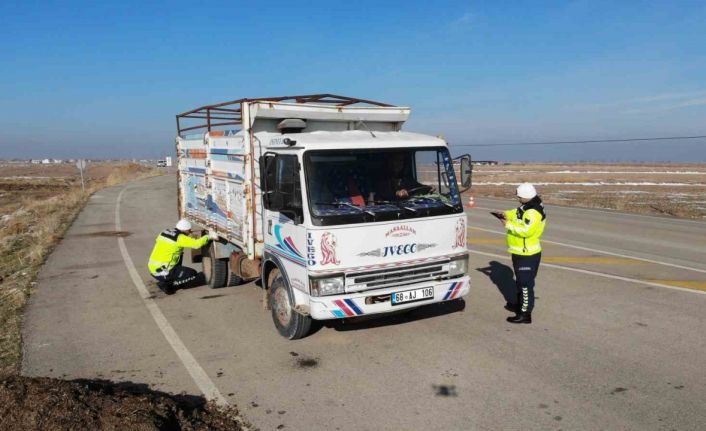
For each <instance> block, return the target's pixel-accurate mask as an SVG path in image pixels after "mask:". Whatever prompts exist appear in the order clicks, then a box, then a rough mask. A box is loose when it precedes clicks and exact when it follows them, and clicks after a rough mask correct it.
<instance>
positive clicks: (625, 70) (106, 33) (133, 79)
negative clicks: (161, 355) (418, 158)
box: [0, 0, 706, 162]
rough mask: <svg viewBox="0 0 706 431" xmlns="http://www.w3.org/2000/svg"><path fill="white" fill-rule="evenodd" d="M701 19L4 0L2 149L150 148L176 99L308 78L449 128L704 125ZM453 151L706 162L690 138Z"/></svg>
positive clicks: (427, 125)
mask: <svg viewBox="0 0 706 431" xmlns="http://www.w3.org/2000/svg"><path fill="white" fill-rule="evenodd" d="M259 3H266V4H265V5H260V4H259ZM705 22H706V3H704V2H703V1H700V2H677V1H671V2H668V1H664V2H638V1H621V2H599V1H573V2H567V3H560V2H541V1H535V2H494V1H487V2H480V1H474V2H460V1H458V2H456V1H450V2H427V1H417V0H408V1H403V2H385V1H374V2H367V1H359V2H332V1H325V2H324V1H322V2H313V1H312V2H247V3H245V2H243V3H240V2H236V1H228V2H222V3H218V2H193V1H191V2H183V3H180V2H172V3H160V2H144V1H139V2H132V1H120V2H51V1H45V2H32V1H24V2H16V3H14V2H9V1H6V2H2V3H0V157H45V156H46V157H63V158H68V157H159V156H161V155H164V154H166V153H168V152H170V151H172V148H173V138H174V133H175V130H174V129H175V125H174V115H175V114H176V113H178V112H182V111H185V110H188V109H191V108H193V107H196V106H199V105H203V104H206V103H215V102H219V101H225V100H231V99H235V98H239V97H258V96H273V95H285V94H308V93H320V92H330V93H337V94H344V95H350V96H357V97H362V98H370V99H377V100H381V101H385V102H389V103H395V104H400V105H407V106H411V107H412V108H413V113H412V118H411V120H410V121H409V122H408V124H407V127H406V129H407V130H411V131H419V132H425V133H431V134H443V135H444V136H445V137H446V138H447V139H448V140H449V142H450V143H451V144H452V145H456V144H474V143H506V142H524V141H545V140H576V139H602V138H607V139H610V138H625V137H647V136H675V135H678V136H683V135H706V25H704V23H705ZM465 151H470V152H471V153H472V154H473V156H474V157H475V158H481V159H485V158H494V159H502V160H673V161H701V162H704V161H706V140H701V141H692V142H673V141H661V142H658V143H641V144H624V145H615V144H596V145H590V146H588V145H583V146H582V145H572V146H566V147H538V146H535V147H499V148H492V147H479V148H468V147H465V148H460V147H457V151H456V152H465Z"/></svg>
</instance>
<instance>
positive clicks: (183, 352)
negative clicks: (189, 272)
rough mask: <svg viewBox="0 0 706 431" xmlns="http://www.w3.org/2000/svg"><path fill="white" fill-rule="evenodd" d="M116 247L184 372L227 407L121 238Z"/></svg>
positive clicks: (117, 221) (117, 214) (117, 222)
mask: <svg viewBox="0 0 706 431" xmlns="http://www.w3.org/2000/svg"><path fill="white" fill-rule="evenodd" d="M125 190H127V187H125V188H123V189H122V190H121V191H120V193H119V194H118V199H117V201H116V203H115V230H116V231H120V230H121V226H120V200H121V199H122V197H123V193H124V192H125ZM118 247H119V248H120V253H121V254H122V255H123V260H124V261H125V266H126V267H127V270H128V272H129V273H130V278H132V282H133V284H134V285H135V287H136V288H137V292H138V293H139V294H140V297H141V298H142V301H143V302H144V303H145V306H146V307H147V309H148V310H149V312H150V314H152V318H153V319H154V322H155V323H156V324H157V327H159V330H160V331H162V335H164V338H166V339H167V342H168V343H169V345H170V346H172V349H174V352H175V353H176V354H177V356H179V359H181V362H182V364H184V367H186V371H188V372H189V374H190V375H191V378H192V379H193V380H194V383H196V386H198V387H199V390H201V392H202V393H203V394H204V396H205V397H206V399H208V400H213V401H215V402H216V403H217V404H219V405H222V406H226V405H228V401H226V399H225V398H224V397H223V395H221V392H220V391H219V390H218V388H217V387H216V385H215V384H214V383H213V381H212V380H211V379H210V378H209V377H208V375H207V374H206V372H205V371H204V369H203V368H202V367H201V365H199V363H198V362H197V361H196V358H194V355H192V354H191V352H189V349H187V348H186V346H185V345H184V342H183V341H181V338H179V335H177V333H176V331H175V330H174V328H173V327H172V325H171V324H170V323H169V321H168V320H167V318H166V317H165V316H164V313H162V310H160V309H159V306H158V305H157V303H156V302H155V301H154V300H153V299H152V298H151V295H150V293H149V291H148V290H147V288H146V287H145V284H144V283H143V282H142V278H140V275H139V274H138V272H137V269H136V268H135V264H134V263H133V262H132V258H131V257H130V254H129V253H128V251H127V247H126V246H125V240H124V239H123V238H121V237H118Z"/></svg>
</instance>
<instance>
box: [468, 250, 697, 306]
mask: <svg viewBox="0 0 706 431" xmlns="http://www.w3.org/2000/svg"><path fill="white" fill-rule="evenodd" d="M468 252H469V253H473V254H480V255H483V256H490V257H495V258H500V259H510V256H508V255H502V254H495V253H486V252H484V251H477V250H470V249H469V250H468ZM541 266H546V267H549V268H556V269H563V270H565V271H572V272H578V273H581V274H586V275H595V276H598V277H604V278H611V279H613V280H620V281H627V282H629V283H636V284H644V285H646V286H652V287H664V288H666V289H672V290H679V291H681V292H689V293H698V294H700V295H706V292H705V291H702V290H694V289H687V288H685V287H677V286H670V285H668V284H662V283H654V282H652V281H645V280H638V279H637V278H629V277H621V276H619V275H613V274H605V273H603V272H596V271H589V270H587V269H579V268H570V267H568V266H562V265H555V264H553V263H542V264H541Z"/></svg>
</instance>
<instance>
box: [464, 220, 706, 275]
mask: <svg viewBox="0 0 706 431" xmlns="http://www.w3.org/2000/svg"><path fill="white" fill-rule="evenodd" d="M468 229H473V230H480V231H483V232H490V233H494V234H496V235H503V236H504V235H505V232H498V231H497V230H493V229H486V228H482V227H477V226H470V227H469V228H468ZM542 242H546V243H547V244H556V245H560V246H562V247H570V248H575V249H577V250H583V251H590V252H592V253H601V254H606V255H608V256H616V257H624V258H627V259H633V260H640V261H642V262H649V263H654V264H657V265H663V266H671V267H672V268H679V269H686V270H688V271H695V272H701V273H704V274H706V269H701V268H694V267H691V266H684V265H678V264H676V263H669V262H662V261H660V260H653V259H647V258H644V257H637V256H631V255H629V254H622V253H614V252H612V251H606V250H598V249H595V248H590V247H582V246H580V245H573V244H567V243H565V242H558V241H551V240H548V239H542Z"/></svg>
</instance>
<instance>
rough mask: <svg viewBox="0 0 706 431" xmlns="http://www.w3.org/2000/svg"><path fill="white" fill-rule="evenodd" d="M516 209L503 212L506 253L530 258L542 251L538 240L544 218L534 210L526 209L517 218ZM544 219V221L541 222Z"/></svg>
mask: <svg viewBox="0 0 706 431" xmlns="http://www.w3.org/2000/svg"><path fill="white" fill-rule="evenodd" d="M517 210H518V209H517V208H515V209H514V210H509V211H505V220H506V221H505V230H506V231H507V251H508V252H509V253H511V254H518V255H520V256H532V255H533V254H537V253H539V252H541V251H542V245H541V244H540V242H539V238H540V237H541V236H542V233H543V232H544V226H545V224H546V223H545V222H546V218H545V217H542V214H541V213H540V212H539V211H537V210H536V209H533V208H531V209H528V210H527V211H524V213H522V214H520V215H521V216H520V217H518V211H517ZM543 218H544V220H542V219H543Z"/></svg>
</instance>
